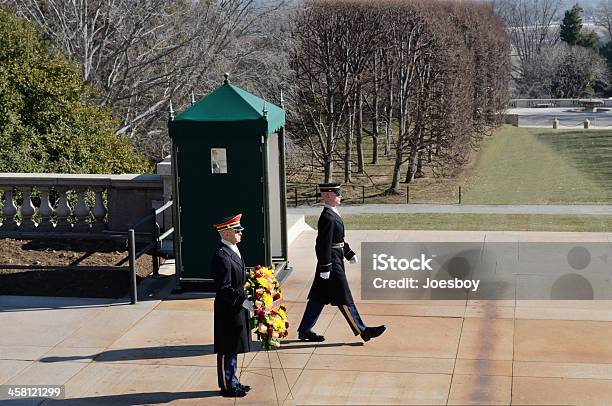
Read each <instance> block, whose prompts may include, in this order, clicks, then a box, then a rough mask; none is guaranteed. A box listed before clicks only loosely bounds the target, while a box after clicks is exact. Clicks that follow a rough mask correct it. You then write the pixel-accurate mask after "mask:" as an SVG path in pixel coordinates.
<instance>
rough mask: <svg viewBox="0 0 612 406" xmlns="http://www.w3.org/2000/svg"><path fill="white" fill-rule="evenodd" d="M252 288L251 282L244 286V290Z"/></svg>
mask: <svg viewBox="0 0 612 406" xmlns="http://www.w3.org/2000/svg"><path fill="white" fill-rule="evenodd" d="M250 287H251V282H249V281H247V282H246V283H245V284H244V288H245V289H248V288H250Z"/></svg>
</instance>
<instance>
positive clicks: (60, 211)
mask: <svg viewBox="0 0 612 406" xmlns="http://www.w3.org/2000/svg"><path fill="white" fill-rule="evenodd" d="M56 190H57V192H58V194H59V199H58V203H57V208H56V209H55V213H56V214H57V225H56V226H55V229H56V230H57V231H69V230H71V229H72V223H71V222H70V213H71V212H72V209H71V208H70V205H69V204H68V197H67V195H66V192H67V190H66V188H57V189H56Z"/></svg>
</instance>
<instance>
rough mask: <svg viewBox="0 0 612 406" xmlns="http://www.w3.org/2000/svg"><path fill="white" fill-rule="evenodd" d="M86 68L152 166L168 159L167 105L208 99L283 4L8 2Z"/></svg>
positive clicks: (246, 0) (224, 0) (218, 0)
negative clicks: (199, 96)
mask: <svg viewBox="0 0 612 406" xmlns="http://www.w3.org/2000/svg"><path fill="white" fill-rule="evenodd" d="M7 4H8V5H9V6H11V7H12V8H14V9H15V10H16V11H17V13H18V14H20V15H22V16H24V17H25V18H27V19H29V20H31V21H33V22H36V23H38V24H39V25H40V26H41V27H42V28H43V30H44V32H45V33H46V35H47V36H48V38H49V39H50V40H51V41H52V42H53V43H54V44H55V45H56V46H57V47H58V48H60V49H62V50H64V51H65V52H66V54H67V55H68V57H69V58H70V59H72V60H74V61H75V62H76V63H78V64H79V66H80V67H81V70H82V74H83V78H84V79H85V81H86V83H87V84H90V85H92V86H93V87H94V88H95V89H96V90H97V91H98V94H99V97H98V103H99V105H100V106H101V107H108V108H110V109H111V110H112V112H113V113H114V115H115V116H117V117H119V118H120V120H121V125H120V127H119V128H118V129H117V133H118V134H124V133H125V134H128V135H130V136H131V137H132V138H133V139H134V142H135V143H136V144H137V145H138V146H139V147H141V149H143V150H145V152H147V155H149V157H151V159H152V160H157V159H159V158H160V157H161V155H163V154H164V153H165V151H164V150H163V145H164V138H165V133H166V131H165V126H166V117H165V113H164V110H165V109H166V106H167V105H168V101H169V100H170V99H171V98H172V97H174V98H177V95H180V96H181V97H185V98H186V97H187V95H188V94H189V93H190V92H191V91H192V90H195V91H196V92H199V93H203V92H204V91H206V90H209V89H210V87H211V85H212V78H211V72H213V71H214V72H215V74H216V78H215V82H214V83H215V84H216V83H219V82H220V79H219V78H218V76H219V72H223V71H224V69H223V68H226V70H227V69H228V68H231V67H232V66H236V65H237V64H238V63H239V62H240V60H241V58H246V57H248V55H249V54H250V53H252V52H253V49H246V48H243V47H239V46H237V44H239V43H240V41H244V42H249V41H251V40H252V36H254V35H257V34H258V33H259V32H261V31H260V30H261V29H262V27H265V23H263V21H265V19H266V18H265V17H266V16H267V15H269V14H271V13H273V12H274V11H276V10H277V9H278V7H279V5H280V4H282V2H272V3H271V2H268V3H266V5H261V4H259V3H258V2H256V1H254V0H213V1H197V2H193V1H187V0H180V1H177V2H167V1H164V0H139V1H130V0H71V1H65V0H8V1H7Z"/></svg>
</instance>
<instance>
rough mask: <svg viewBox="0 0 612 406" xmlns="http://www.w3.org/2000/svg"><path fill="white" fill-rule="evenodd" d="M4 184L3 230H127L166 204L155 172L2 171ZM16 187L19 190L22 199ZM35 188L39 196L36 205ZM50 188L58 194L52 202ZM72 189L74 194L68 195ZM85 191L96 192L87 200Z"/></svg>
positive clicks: (1, 187)
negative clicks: (102, 173)
mask: <svg viewBox="0 0 612 406" xmlns="http://www.w3.org/2000/svg"><path fill="white" fill-rule="evenodd" d="M0 190H2V191H3V199H2V201H1V204H0V207H2V224H1V225H0V231H2V232H11V231H16V232H70V231H74V232H85V233H87V232H93V233H96V232H102V231H105V230H108V231H125V230H127V228H128V225H129V224H130V223H135V222H136V221H138V220H139V219H140V218H142V217H144V216H146V215H147V214H149V213H150V211H151V209H152V208H154V207H159V206H160V203H161V204H163V183H162V178H161V176H159V175H155V174H144V175H140V174H124V175H83V174H74V175H73V174H38V173H0ZM16 192H20V195H21V199H19V201H20V202H21V204H19V203H18V199H16V194H17V193H16ZM33 192H36V193H37V195H38V196H39V198H37V199H36V201H40V204H38V206H37V207H35V205H34V204H33V202H32V193H33ZM52 192H53V194H54V195H55V196H57V199H54V201H53V202H52V201H51V199H50V195H51V193H52ZM73 194H74V195H76V200H75V199H74V198H73V199H70V198H69V195H73ZM87 194H89V196H93V201H92V200H91V199H90V200H89V204H88V200H87V199H86V195H87ZM105 194H106V195H105ZM104 197H106V199H105V198H104ZM71 201H72V202H73V206H74V207H71V204H70V202H71ZM36 214H37V215H36ZM18 218H19V221H18V220H17V219H18ZM35 219H36V220H35Z"/></svg>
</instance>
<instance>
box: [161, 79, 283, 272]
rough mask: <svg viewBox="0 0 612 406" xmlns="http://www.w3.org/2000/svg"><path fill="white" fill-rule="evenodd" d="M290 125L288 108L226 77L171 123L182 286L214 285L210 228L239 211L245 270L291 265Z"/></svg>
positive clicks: (213, 237)
mask: <svg viewBox="0 0 612 406" xmlns="http://www.w3.org/2000/svg"><path fill="white" fill-rule="evenodd" d="M284 125H285V111H284V110H283V109H282V108H280V107H278V106H275V105H274V104H271V103H269V102H266V101H264V100H263V99H260V98H259V97H257V96H255V95H253V94H251V93H248V92H246V91H245V90H242V89H240V88H238V87H236V86H233V85H231V84H230V83H229V82H228V81H227V80H226V81H225V83H224V84H223V85H222V86H221V87H219V88H218V89H217V90H215V91H214V92H212V93H211V94H209V95H208V96H206V97H204V98H203V99H202V100H200V101H199V102H197V103H195V104H193V105H192V106H191V107H190V108H188V109H187V110H185V111H184V112H182V113H181V114H179V115H178V116H177V117H176V119H174V120H171V121H170V122H169V134H170V138H171V139H172V144H173V174H174V178H175V193H174V198H173V200H174V202H175V203H176V207H177V209H175V213H176V211H178V212H179V213H178V217H179V224H178V227H176V224H175V230H176V229H178V233H177V237H179V236H180V241H181V243H180V247H178V248H179V249H178V250H175V254H176V256H177V268H178V269H179V272H178V276H179V278H180V281H202V282H210V281H211V279H212V278H211V270H210V259H211V258H212V255H213V253H214V250H215V249H216V247H217V244H218V242H219V235H218V233H217V232H216V231H215V230H214V228H213V227H212V224H213V223H215V222H216V221H217V220H219V219H220V218H223V217H227V216H230V215H232V214H236V213H242V214H243V216H242V221H241V223H242V225H243V227H244V228H245V230H244V234H243V241H242V242H241V243H240V245H239V248H240V252H241V253H242V255H243V257H244V258H245V261H246V264H247V266H254V265H258V264H261V265H272V263H273V262H275V263H277V264H280V263H284V264H285V265H286V262H287V236H286V221H287V220H286V203H285V202H286V200H285V199H286V194H285V161H284ZM175 218H176V217H175ZM283 266H284V265H283Z"/></svg>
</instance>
